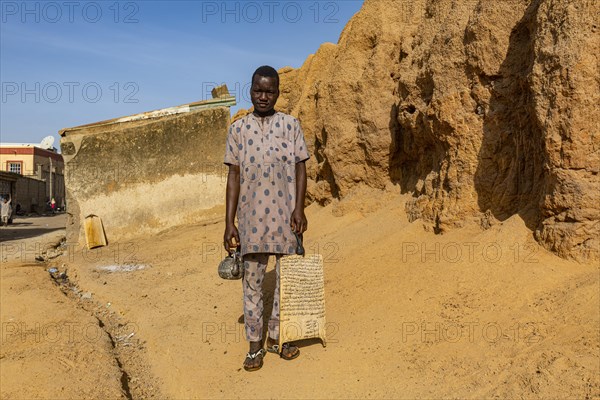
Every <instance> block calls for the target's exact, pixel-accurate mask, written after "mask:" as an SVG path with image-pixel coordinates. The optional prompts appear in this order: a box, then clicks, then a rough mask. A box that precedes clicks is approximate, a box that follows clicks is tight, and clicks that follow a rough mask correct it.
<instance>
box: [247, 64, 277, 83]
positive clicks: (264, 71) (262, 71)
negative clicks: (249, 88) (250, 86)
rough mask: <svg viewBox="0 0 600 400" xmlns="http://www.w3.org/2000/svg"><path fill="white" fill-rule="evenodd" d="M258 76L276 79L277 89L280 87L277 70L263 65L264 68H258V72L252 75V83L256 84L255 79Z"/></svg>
mask: <svg viewBox="0 0 600 400" xmlns="http://www.w3.org/2000/svg"><path fill="white" fill-rule="evenodd" d="M257 75H258V76H264V77H267V78H275V79H276V80H277V87H279V74H278V73H277V70H276V69H275V68H273V67H271V66H269V65H263V66H262V67H258V68H256V71H254V73H253V74H252V82H254V77H255V76H257Z"/></svg>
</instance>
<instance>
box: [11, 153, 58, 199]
mask: <svg viewBox="0 0 600 400" xmlns="http://www.w3.org/2000/svg"><path fill="white" fill-rule="evenodd" d="M0 170H2V171H6V172H12V173H15V174H19V175H22V176H25V177H28V178H33V179H37V180H40V181H44V182H45V184H46V185H45V186H46V193H45V197H46V199H45V200H46V201H49V200H51V199H52V198H54V200H55V201H56V204H57V205H58V206H59V207H60V205H61V204H64V201H65V179H64V161H63V157H62V155H61V154H60V153H58V152H57V151H56V149H55V148H53V147H50V148H42V147H40V145H39V144H28V143H24V144H18V143H2V144H0Z"/></svg>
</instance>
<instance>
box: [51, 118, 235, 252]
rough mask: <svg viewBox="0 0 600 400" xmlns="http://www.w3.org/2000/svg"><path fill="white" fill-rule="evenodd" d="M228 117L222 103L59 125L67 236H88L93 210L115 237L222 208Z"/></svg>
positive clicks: (75, 239) (202, 216)
mask: <svg viewBox="0 0 600 400" xmlns="http://www.w3.org/2000/svg"><path fill="white" fill-rule="evenodd" d="M229 117H230V114H229V107H226V106H216V107H213V108H205V109H197V110H194V111H189V112H183V113H178V114H174V115H163V116H158V117H151V118H145V119H127V118H121V119H118V120H113V122H110V121H109V122H108V123H106V122H105V123H98V124H93V125H87V126H82V127H78V128H71V129H66V130H63V131H61V135H62V136H63V137H62V139H61V149H62V154H63V157H64V160H65V183H66V189H67V212H68V214H69V220H68V223H67V240H68V241H70V242H80V243H82V242H84V241H85V236H84V235H85V234H84V231H83V221H84V218H85V217H86V216H87V215H89V214H95V215H98V216H99V217H100V218H101V219H102V222H103V225H104V229H105V231H106V235H107V239H108V240H109V242H111V241H112V242H115V241H117V242H122V241H124V240H127V239H128V238H132V237H135V236H139V235H144V234H152V233H156V232H159V231H161V230H164V229H167V228H170V227H173V226H176V225H181V224H190V223H198V222H200V221H203V220H207V219H211V218H216V217H219V216H221V215H222V213H223V212H224V203H225V183H226V171H225V168H224V165H223V164H222V162H223V155H224V151H225V140H226V136H227V129H228V124H229ZM121 121H122V122H121Z"/></svg>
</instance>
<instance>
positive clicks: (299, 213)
mask: <svg viewBox="0 0 600 400" xmlns="http://www.w3.org/2000/svg"><path fill="white" fill-rule="evenodd" d="M250 97H251V100H252V105H253V106H254V112H253V113H251V114H249V115H247V116H245V117H243V118H241V119H240V120H237V121H235V122H234V123H233V124H232V125H231V127H230V128H229V135H228V137H227V144H226V150H225V164H227V165H228V166H229V174H228V177H227V194H226V218H225V223H226V226H225V234H224V237H223V240H224V245H225V248H226V249H227V250H228V251H229V250H230V249H234V248H236V247H237V246H240V251H241V255H242V256H243V258H244V269H245V270H244V281H243V290H244V323H245V330H246V338H247V340H248V341H249V342H250V350H249V351H248V354H247V355H246V359H245V360H244V369H246V370H247V371H255V370H258V369H260V368H261V367H262V365H263V357H264V355H265V351H264V349H263V347H262V340H263V332H262V331H263V315H262V314H263V301H262V282H263V279H264V275H265V270H266V267H267V262H268V260H269V256H270V255H275V257H276V260H277V263H276V266H275V270H276V275H277V283H276V286H275V292H274V295H273V310H272V312H271V318H270V319H269V324H268V328H269V329H268V331H269V339H268V340H267V350H268V351H270V352H279V350H281V351H280V355H281V357H282V358H284V359H286V360H292V359H294V358H296V357H298V356H299V355H300V350H299V349H298V347H296V346H294V345H292V344H290V343H285V344H283V346H282V348H281V349H279V348H278V345H277V342H278V339H279V258H280V257H281V255H284V254H294V253H295V250H296V243H297V241H296V238H295V236H294V233H293V232H296V233H298V234H302V233H303V232H304V231H306V229H307V225H308V222H307V220H306V216H305V215H304V200H305V195H306V165H305V161H306V160H307V159H308V158H309V154H308V151H307V148H306V143H305V141H304V134H303V132H302V129H301V127H300V123H299V122H298V120H297V119H296V118H294V117H292V116H291V115H287V114H284V113H280V112H277V111H275V109H274V107H275V103H276V102H277V98H278V97H279V75H278V74H277V71H276V70H275V69H273V68H272V67H269V66H262V67H260V68H258V69H257V70H256V71H255V72H254V74H253V75H252V87H251V89H250ZM236 212H237V215H238V224H239V230H238V228H236V226H235V222H234V220H235V215H236Z"/></svg>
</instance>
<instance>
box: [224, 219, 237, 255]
mask: <svg viewBox="0 0 600 400" xmlns="http://www.w3.org/2000/svg"><path fill="white" fill-rule="evenodd" d="M234 239H235V242H234ZM239 243H240V234H239V233H238V230H237V228H236V227H235V225H234V224H231V225H226V226H225V234H224V235H223V246H225V250H227V252H228V253H229V252H230V251H231V249H235V248H236V247H237V246H238V245H239Z"/></svg>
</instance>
